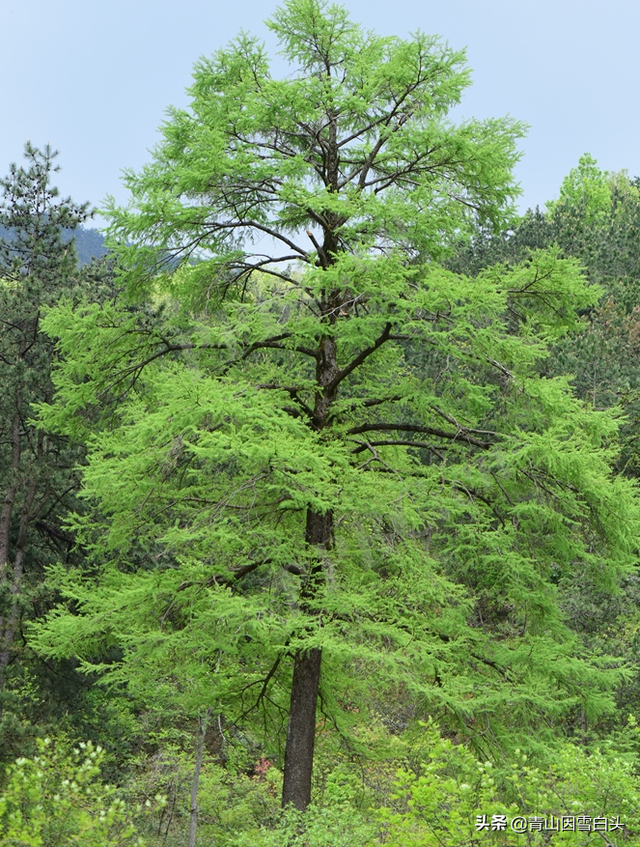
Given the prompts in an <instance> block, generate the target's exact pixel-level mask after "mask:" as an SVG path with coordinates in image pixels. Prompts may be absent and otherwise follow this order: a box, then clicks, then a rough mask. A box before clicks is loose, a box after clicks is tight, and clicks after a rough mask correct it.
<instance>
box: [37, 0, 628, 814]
mask: <svg viewBox="0 0 640 847" xmlns="http://www.w3.org/2000/svg"><path fill="white" fill-rule="evenodd" d="M268 25H269V27H270V28H271V29H272V30H273V31H274V32H275V33H276V35H277V36H278V38H279V40H280V46H281V48H282V51H283V53H284V55H285V57H286V58H288V60H289V62H290V64H291V67H292V72H291V74H290V75H289V76H287V77H285V78H284V79H274V78H273V77H272V76H271V74H270V71H269V66H268V58H267V55H266V52H265V50H264V48H263V47H262V46H261V45H260V43H259V42H258V41H257V40H256V39H254V38H253V37H251V36H248V35H241V36H240V37H239V38H238V39H237V40H236V41H235V42H233V43H232V44H231V45H230V46H229V47H228V48H226V49H224V50H221V51H219V52H218V53H217V54H215V56H214V57H213V58H211V59H201V60H200V61H199V62H198V63H197V65H196V67H195V70H194V82H193V85H192V87H191V89H190V95H191V104H190V108H189V109H187V110H172V111H170V112H169V115H168V118H167V121H166V123H165V124H164V126H163V128H162V133H163V140H162V141H161V143H160V144H159V145H158V147H157V148H156V150H155V151H154V153H153V159H152V162H151V163H150V164H149V165H148V166H146V167H145V168H144V169H143V170H142V171H141V172H140V173H139V174H135V173H132V172H129V173H128V174H127V176H126V181H127V184H128V186H129V188H130V190H131V198H132V199H131V204H130V206H129V207H128V208H117V207H116V206H115V204H113V203H112V204H111V206H110V209H109V215H110V220H111V226H110V243H111V247H112V250H113V251H114V254H115V255H116V256H117V261H118V263H119V273H120V277H119V278H120V282H121V284H122V286H123V295H122V297H120V298H114V299H112V300H109V301H105V302H102V303H98V304H96V303H93V304H92V303H88V302H85V303H81V304H77V303H72V302H70V301H69V302H67V303H62V304H60V305H58V306H57V307H56V308H53V309H51V310H49V311H48V313H47V316H46V318H45V324H44V325H45V328H46V331H47V332H48V333H49V334H50V335H51V336H52V337H55V338H57V339H58V351H59V354H60V365H59V367H58V368H57V370H56V373H55V377H54V378H55V384H56V388H57V397H56V401H55V402H53V403H41V404H40V405H39V415H40V421H41V425H42V426H44V427H46V428H47V429H48V430H49V431H53V432H56V433H61V434H64V435H66V436H68V437H71V438H73V439H75V440H77V441H79V442H81V443H82V444H84V445H85V447H86V450H87V458H86V463H85V464H84V465H83V468H82V478H83V487H82V492H81V496H82V498H83V500H84V501H85V506H86V508H85V509H84V510H78V514H77V515H76V517H75V518H74V519H73V521H72V523H71V529H72V530H73V531H74V533H75V534H76V537H77V539H78V542H79V543H80V544H81V546H82V549H83V551H84V552H85V553H86V555H87V562H85V563H84V564H83V567H82V568H76V569H73V568H71V569H70V568H68V567H58V568H57V569H52V570H50V579H51V580H52V584H54V585H55V586H56V588H57V590H58V591H60V592H61V595H62V597H63V598H64V601H65V602H63V603H61V604H60V605H59V607H58V608H57V609H55V610H54V611H53V612H52V613H51V614H50V615H49V616H48V618H47V621H46V623H45V624H44V625H41V626H39V627H38V628H37V629H33V630H32V632H31V636H30V637H31V639H32V643H33V645H34V647H35V649H37V650H38V651H39V652H40V653H41V654H43V655H48V656H53V657H62V656H69V655H74V656H76V657H78V659H79V660H80V661H81V662H82V666H83V667H84V669H85V670H86V671H87V672H90V673H98V674H100V675H102V677H103V679H104V680H106V681H107V682H108V683H109V684H111V685H113V686H115V687H117V686H120V685H123V686H126V687H127V690H128V691H129V692H130V693H131V695H132V696H135V697H136V698H139V700H140V701H141V702H144V703H145V706H146V708H149V709H154V708H156V709H158V708H161V709H164V710H169V711H173V712H174V713H178V712H180V713H184V714H187V715H189V716H191V718H194V717H196V716H198V715H200V716H201V715H202V714H203V713H204V712H205V710H207V712H206V713H207V715H208V714H209V713H210V712H211V713H213V714H214V715H215V716H216V721H217V725H218V728H219V731H220V734H221V736H222V737H223V738H225V739H231V738H233V737H234V736H235V735H237V734H238V733H242V732H245V731H250V732H251V733H253V734H255V735H256V737H260V738H261V744H262V745H263V747H264V749H265V750H266V751H267V753H268V754H269V755H272V756H273V757H274V759H276V760H277V761H278V762H279V763H280V764H282V766H283V791H282V803H283V805H284V806H287V805H288V804H292V805H293V806H294V807H296V809H298V810H300V811H304V810H305V809H306V808H307V806H308V805H309V803H310V800H311V792H312V774H313V763H314V750H315V743H316V737H317V736H318V735H319V734H321V733H319V725H322V726H324V725H327V724H328V725H329V726H330V727H331V728H332V732H333V733H334V735H333V736H332V737H333V738H335V743H336V744H337V745H338V746H339V745H343V747H344V748H345V749H349V750H350V751H355V753H358V752H360V753H362V752H364V750H365V747H366V745H365V744H364V743H363V742H362V741H361V738H360V737H359V734H358V727H361V726H362V722H363V721H366V720H367V719H368V720H370V721H371V722H375V721H376V720H377V719H379V716H380V715H383V716H384V721H386V723H387V725H388V726H395V727H398V728H400V729H405V728H406V727H407V726H408V725H409V723H410V722H411V721H415V720H419V719H422V720H426V719H427V718H428V716H430V715H435V716H437V718H438V720H439V721H440V722H441V725H442V727H444V728H445V730H446V732H447V733H448V734H449V736H450V737H451V738H454V739H456V740H457V741H462V740H464V741H468V742H470V743H471V744H472V745H474V746H475V749H476V751H477V752H478V753H479V754H482V755H483V756H486V757H491V756H492V755H495V754H497V752H498V751H501V750H504V749H509V750H513V749H515V747H516V745H517V744H520V746H523V745H524V746H528V747H529V748H530V749H532V750H536V749H537V750H538V752H539V751H540V749H541V748H543V747H544V745H545V742H546V741H547V740H548V739H549V737H550V734H551V733H552V730H551V728H550V727H551V725H552V724H553V722H562V723H563V724H564V725H565V726H567V727H569V728H570V729H571V728H574V729H576V731H577V728H578V727H584V725H585V724H588V723H589V722H592V721H596V720H597V719H598V718H599V717H600V716H602V715H605V714H607V713H609V712H610V711H611V710H612V709H613V698H612V691H613V689H614V688H615V686H616V685H618V684H619V683H620V681H621V680H622V679H623V678H625V675H626V674H627V671H626V669H625V668H624V667H623V666H622V663H621V662H620V661H619V660H618V659H617V658H616V657H615V656H610V655H606V654H605V653H604V651H600V652H597V651H587V650H586V649H585V644H584V640H583V639H582V636H581V633H580V632H578V631H576V628H575V627H572V622H571V620H570V616H569V614H568V612H567V609H568V605H569V601H570V598H571V595H572V592H573V591H574V590H575V588H576V586H577V585H581V586H585V585H587V586H590V587H592V588H593V590H594V591H600V592H602V593H603V594H610V595H613V594H615V592H616V591H617V590H618V586H619V584H620V580H621V578H622V577H623V576H624V575H625V574H628V573H629V572H630V571H631V570H632V568H633V567H634V564H635V558H636V555H637V536H638V529H639V520H640V511H639V505H640V504H639V501H638V498H637V494H636V490H635V485H634V483H633V481H631V480H629V479H627V478H624V477H622V476H620V475H617V474H616V473H615V471H614V465H615V463H616V461H617V459H618V456H619V445H618V430H619V427H620V415H619V412H618V411H617V410H616V409H595V408H593V404H589V403H587V402H584V400H583V399H581V398H579V397H576V396H575V393H574V391H573V389H572V386H571V381H570V379H569V378H568V377H567V376H566V375H557V376H551V375H549V359H550V357H551V356H552V354H553V351H554V350H555V349H557V345H558V343H560V342H561V341H562V339H565V338H566V337H568V336H571V335H572V334H575V333H577V332H579V330H580V329H581V327H582V326H583V315H584V313H585V312H586V311H588V310H590V309H593V308H594V307H595V306H596V304H597V303H598V300H599V298H600V296H601V289H600V288H599V287H598V286H597V285H595V284H591V283H590V282H589V281H588V280H587V279H586V278H585V277H584V276H583V274H582V272H581V267H580V264H579V262H578V261H577V260H576V259H574V258H571V257H567V256H566V255H563V254H562V253H561V252H560V250H559V249H558V248H557V247H553V246H551V247H549V248H548V249H527V250H526V251H524V253H523V255H522V256H521V257H519V258H521V259H522V261H519V262H513V263H508V262H503V263H501V264H495V265H493V266H491V267H488V268H485V269H483V270H482V271H481V272H479V273H476V274H474V275H469V276H467V275H464V274H462V273H456V272H454V271H453V270H448V269H446V268H444V267H443V266H442V264H441V260H443V259H445V258H446V257H447V256H450V255H451V253H452V251H453V250H454V248H455V246H456V245H457V244H459V242H460V240H461V239H464V238H466V237H468V236H469V235H470V234H471V233H472V232H474V231H477V228H478V227H487V228H489V229H495V230H496V231H497V232H499V231H500V228H504V227H506V226H509V225H511V224H513V209H512V207H511V203H512V201H513V199H514V197H515V196H516V195H517V186H516V185H515V183H514V180H513V175H512V169H513V165H514V163H515V162H516V160H517V157H518V153H517V146H516V145H517V140H518V138H519V137H520V136H521V134H522V131H523V130H522V126H521V125H520V124H518V123H517V122H514V121H512V120H511V119H500V120H489V121H476V120H472V121H468V122H464V123H461V124H459V125H456V124H454V123H453V122H451V121H450V120H449V118H448V113H449V111H450V110H451V108H452V107H453V106H455V105H456V104H457V103H458V102H459V99H460V97H461V94H462V92H463V90H464V88H465V87H466V86H467V85H468V82H469V73H468V69H467V68H466V64H465V58H464V54H463V53H461V52H455V51H453V50H452V49H451V48H449V47H448V46H447V45H446V44H444V43H443V42H441V41H440V40H439V39H436V38H432V37H428V36H425V35H422V34H417V35H415V36H413V37H412V38H410V39H408V40H401V39H398V38H382V37H379V36H376V35H374V34H372V33H369V32H367V31H365V30H364V29H363V28H362V27H360V26H358V25H356V24H354V23H352V22H351V20H350V19H349V17H348V15H347V13H346V11H345V10H344V9H343V8H341V7H337V6H329V5H328V4H326V3H324V2H322V1H321V0H289V2H286V3H285V4H284V5H283V6H282V7H281V8H280V9H279V10H278V11H277V12H276V13H275V14H274V16H273V17H272V19H271V20H270V21H269V23H268ZM587 164H588V163H587ZM569 193H571V192H569ZM555 214H556V212H555V211H554V215H555ZM408 714H410V715H411V717H410V718H409V717H407V715H408ZM523 735H524V740H523ZM225 743H227V741H226V740H225Z"/></svg>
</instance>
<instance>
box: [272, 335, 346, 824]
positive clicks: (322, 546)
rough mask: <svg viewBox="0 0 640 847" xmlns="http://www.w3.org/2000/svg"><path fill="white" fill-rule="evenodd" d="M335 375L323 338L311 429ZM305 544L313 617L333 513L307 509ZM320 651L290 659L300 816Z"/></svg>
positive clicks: (292, 769)
mask: <svg viewBox="0 0 640 847" xmlns="http://www.w3.org/2000/svg"><path fill="white" fill-rule="evenodd" d="M337 371H338V367H337V354H336V344H335V341H334V340H333V339H332V338H323V339H322V340H321V342H320V346H319V350H318V365H317V370H316V379H317V384H318V389H317V391H316V398H315V408H314V419H313V425H314V427H315V428H316V429H324V428H325V427H326V426H327V422H328V420H329V414H330V411H331V405H332V403H333V401H334V399H335V390H334V389H333V388H331V383H332V381H333V379H334V377H335V375H336V373H337ZM305 541H306V543H307V545H308V546H309V547H311V548H315V549H316V552H317V556H316V560H315V562H314V564H313V566H312V567H311V571H310V573H309V574H308V575H307V578H306V579H305V581H304V583H303V585H302V588H301V591H300V607H301V609H302V611H303V612H306V613H307V614H309V615H314V614H316V611H315V610H314V608H313V604H312V602H311V601H312V600H313V598H314V597H315V595H316V592H317V590H318V588H319V586H320V584H321V583H322V582H323V580H324V566H325V562H324V560H325V558H326V556H323V555H322V553H323V552H324V553H326V551H328V550H330V549H331V547H332V543H333V513H332V512H331V511H330V510H329V511H327V512H324V513H321V512H317V511H315V510H314V509H311V508H310V509H308V510H307V523H306V531H305ZM321 666H322V650H321V648H319V647H311V648H309V649H307V650H298V651H297V652H296V654H295V655H294V661H293V681H292V684H291V699H290V703H289V723H288V726H287V741H286V747H285V755H284V781H283V786H282V806H283V808H284V807H285V806H287V805H288V804H289V803H292V804H293V805H294V806H295V807H296V809H299V810H300V811H301V812H304V810H305V809H306V808H307V806H308V805H309V803H310V802H311V777H312V775H313V753H314V747H315V738H316V707H317V702H318V691H319V687H320V671H321Z"/></svg>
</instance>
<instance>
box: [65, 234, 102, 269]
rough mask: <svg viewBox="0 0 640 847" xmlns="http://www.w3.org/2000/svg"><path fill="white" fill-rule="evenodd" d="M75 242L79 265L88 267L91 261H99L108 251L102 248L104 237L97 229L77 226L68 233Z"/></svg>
mask: <svg viewBox="0 0 640 847" xmlns="http://www.w3.org/2000/svg"><path fill="white" fill-rule="evenodd" d="M70 234H71V235H72V236H73V237H74V238H75V241H76V252H77V254H78V261H79V263H80V264H81V265H88V264H89V262H90V261H91V260H92V259H99V258H100V257H101V256H104V255H105V254H106V253H107V252H108V250H107V248H106V247H105V246H104V235H103V234H102V233H101V232H98V230H97V229H85V227H83V226H79V227H78V228H77V229H76V230H75V231H74V232H73V233H70Z"/></svg>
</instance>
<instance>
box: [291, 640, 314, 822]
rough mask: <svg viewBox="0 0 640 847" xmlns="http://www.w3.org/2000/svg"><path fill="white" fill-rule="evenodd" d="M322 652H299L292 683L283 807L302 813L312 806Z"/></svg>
mask: <svg viewBox="0 0 640 847" xmlns="http://www.w3.org/2000/svg"><path fill="white" fill-rule="evenodd" d="M321 661H322V651H321V650H320V648H318V647H313V648H312V649H311V650H300V651H298V653H296V656H295V658H294V664H293V683H292V685H291V702H290V706H289V725H288V727H287V746H286V748H285V756H284V783H283V786H282V805H283V807H284V806H287V805H288V804H289V803H293V805H294V806H295V807H296V809H300V811H301V812H304V810H305V809H306V808H307V806H308V805H309V803H310V802H311V776H312V773H313V750H314V746H315V740H316V704H317V700H318V686H319V684H320V666H321Z"/></svg>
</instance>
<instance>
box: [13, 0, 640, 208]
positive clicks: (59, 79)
mask: <svg viewBox="0 0 640 847" xmlns="http://www.w3.org/2000/svg"><path fill="white" fill-rule="evenodd" d="M276 5H277V4H276V3H260V2H256V0H232V1H231V2H230V0H227V2H220V0H126V2H125V0H108V2H106V1H105V0H0V36H1V44H2V47H1V48H0V79H2V84H1V91H2V94H1V95H0V96H1V103H2V105H1V115H2V118H1V120H0V175H4V174H6V173H7V172H8V168H9V164H10V162H12V161H19V160H20V159H21V157H22V149H23V146H24V143H25V141H26V140H27V139H30V140H31V142H32V143H34V144H35V145H37V146H40V145H43V144H45V143H47V142H50V143H51V145H52V146H54V147H55V148H57V149H59V150H60V157H59V160H58V161H59V164H60V165H61V166H62V172H61V173H60V174H59V175H58V185H59V186H60V189H61V191H62V192H63V193H65V194H71V195H72V197H73V198H74V199H75V200H77V201H84V200H89V201H91V202H92V203H93V204H95V205H99V204H100V202H101V201H102V199H103V198H104V196H105V195H106V194H107V193H110V194H114V195H115V196H116V198H117V200H118V201H120V202H124V201H125V200H126V193H125V192H124V189H123V188H122V186H121V184H120V171H121V170H122V168H125V167H132V168H134V169H138V168H140V167H141V166H142V165H143V164H144V163H145V162H146V161H148V159H149V153H148V150H149V148H151V147H152V146H153V145H154V143H155V142H156V140H157V138H158V136H157V127H158V125H159V124H160V123H161V121H162V120H163V116H164V110H165V108H166V107H167V106H169V105H176V106H185V105H186V104H187V102H188V101H187V97H186V95H185V93H184V89H185V88H186V86H188V85H189V82H190V77H191V69H192V66H193V63H194V62H195V61H196V59H197V58H198V57H199V56H201V55H203V54H210V53H212V52H213V51H215V50H216V49H217V48H218V47H221V46H223V45H225V44H226V43H227V42H228V41H229V40H230V39H231V38H233V37H234V36H235V35H236V34H237V33H238V31H239V30H240V29H243V28H244V29H246V30H249V31H251V32H253V33H255V34H257V35H259V36H261V37H264V39H265V40H266V41H267V44H269V45H270V46H272V47H273V48H274V52H275V45H274V43H273V39H272V37H271V35H270V33H269V32H268V31H267V30H266V27H265V26H264V24H263V20H264V18H266V17H268V16H269V15H270V14H271V13H272V12H273V10H274V9H275V7H276ZM344 5H345V6H346V7H347V8H348V9H349V11H350V13H351V17H352V18H353V20H355V21H358V22H361V23H363V24H364V25H365V26H366V27H367V28H369V29H374V30H376V31H377V32H378V33H380V34H383V35H387V34H396V35H400V36H403V35H407V34H408V33H410V32H413V31H415V30H417V29H421V30H423V31H424V32H427V33H435V34H438V35H440V36H442V37H443V38H444V39H446V40H448V41H449V43H450V44H451V46H452V47H454V48H461V47H465V46H466V47H467V49H468V59H469V64H470V66H471V68H472V69H473V86H472V87H471V88H470V89H469V90H468V92H467V94H466V96H465V99H464V101H463V104H462V107H461V109H460V110H459V111H460V115H461V116H465V117H471V116H475V117H492V116H495V117H498V116H502V115H505V114H511V115H512V116H514V117H516V118H519V119H521V120H524V121H526V122H527V123H529V124H530V126H531V128H530V131H529V135H528V137H527V139H526V140H525V141H524V142H523V143H522V149H523V152H524V154H525V155H524V158H523V160H522V162H521V163H520V165H519V166H518V169H517V176H518V179H519V180H520V182H521V183H522V188H523V197H522V200H521V206H522V207H523V208H526V206H533V205H536V204H540V205H542V204H543V203H544V202H545V201H546V200H548V199H550V198H552V197H554V196H555V195H557V191H558V187H559V185H560V182H561V180H562V178H563V176H564V175H565V174H566V173H567V172H568V170H569V169H570V168H571V167H573V166H574V165H575V164H576V163H577V161H578V157H579V156H580V155H581V153H583V152H585V151H588V152H590V153H591V154H592V155H594V156H595V157H596V158H597V159H598V161H599V163H600V165H601V167H603V168H605V169H607V170H619V169H621V168H627V169H628V170H629V172H630V173H631V175H632V176H633V175H637V174H640V142H639V137H640V117H639V109H638V93H639V90H640V51H639V48H638V34H639V33H640V3H638V2H637V0H609V1H608V2H601V0H535V2H530V1H529V0H527V2H522V0H476V2H472V0H440V2H435V0H423V1H422V2H419V0H390V2H385V3H372V2H365V0H347V2H346V3H344Z"/></svg>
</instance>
